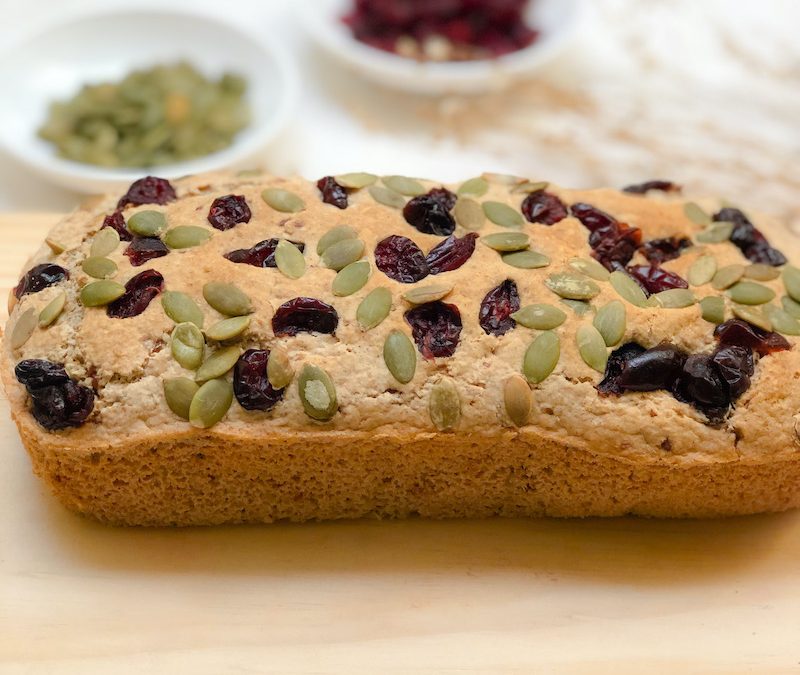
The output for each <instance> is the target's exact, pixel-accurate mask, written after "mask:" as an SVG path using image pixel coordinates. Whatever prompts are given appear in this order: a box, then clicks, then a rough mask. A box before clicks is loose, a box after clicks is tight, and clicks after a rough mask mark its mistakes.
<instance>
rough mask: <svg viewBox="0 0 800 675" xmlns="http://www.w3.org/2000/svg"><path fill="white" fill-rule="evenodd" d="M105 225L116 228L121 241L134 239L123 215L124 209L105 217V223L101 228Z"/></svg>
mask: <svg viewBox="0 0 800 675" xmlns="http://www.w3.org/2000/svg"><path fill="white" fill-rule="evenodd" d="M104 227H110V228H111V229H113V230H116V231H117V234H118V235H119V239H120V241H130V240H131V239H133V235H132V234H131V233H130V231H129V230H128V228H127V227H126V226H125V218H124V217H123V216H122V211H114V213H112V214H111V215H110V216H106V217H105V218H103V224H102V226H101V227H100V229H101V230H102V229H103V228H104Z"/></svg>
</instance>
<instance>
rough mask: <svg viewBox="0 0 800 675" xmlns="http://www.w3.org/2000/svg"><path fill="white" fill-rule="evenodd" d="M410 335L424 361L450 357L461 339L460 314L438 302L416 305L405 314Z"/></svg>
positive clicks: (452, 306)
mask: <svg viewBox="0 0 800 675" xmlns="http://www.w3.org/2000/svg"><path fill="white" fill-rule="evenodd" d="M405 319H406V321H407V322H408V324H409V325H410V326H411V335H412V337H413V338H414V342H416V344H417V349H419V352H420V354H422V356H424V357H425V358H426V359H433V358H436V357H445V356H452V355H453V354H455V351H456V347H457V346H458V340H459V338H460V337H461V312H459V311H458V307H456V306H455V305H448V304H445V303H443V302H441V301H440V300H436V301H435V302H428V303H425V304H424V305H418V306H417V307H414V308H413V309H410V310H408V311H407V312H406V313H405Z"/></svg>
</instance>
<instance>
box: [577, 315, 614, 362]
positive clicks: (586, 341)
mask: <svg viewBox="0 0 800 675" xmlns="http://www.w3.org/2000/svg"><path fill="white" fill-rule="evenodd" d="M575 340H576V342H577V343H578V352H579V353H580V355H581V358H582V359H583V360H584V362H585V363H586V365H587V366H589V367H590V368H594V370H596V371H597V372H598V373H604V372H605V370H606V363H607V361H608V351H607V350H606V343H605V340H604V339H603V336H602V335H600V331H598V330H597V328H595V327H594V326H593V325H592V324H590V323H585V324H583V325H582V326H580V327H579V328H578V331H577V332H576V333H575Z"/></svg>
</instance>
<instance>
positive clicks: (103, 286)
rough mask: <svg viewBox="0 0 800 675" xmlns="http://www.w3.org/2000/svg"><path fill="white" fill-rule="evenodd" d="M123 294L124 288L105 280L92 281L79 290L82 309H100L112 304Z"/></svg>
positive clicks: (114, 282)
mask: <svg viewBox="0 0 800 675" xmlns="http://www.w3.org/2000/svg"><path fill="white" fill-rule="evenodd" d="M123 293H125V286H123V285H122V284H118V283H117V282H116V281H108V280H107V279H103V280H101V281H93V282H91V283H89V284H86V286H84V287H83V288H82V289H81V293H80V298H81V304H82V305H83V306H84V307H102V306H104V305H107V304H108V303H110V302H114V300H116V299H117V298H118V297H120V296H121V295H122V294H123Z"/></svg>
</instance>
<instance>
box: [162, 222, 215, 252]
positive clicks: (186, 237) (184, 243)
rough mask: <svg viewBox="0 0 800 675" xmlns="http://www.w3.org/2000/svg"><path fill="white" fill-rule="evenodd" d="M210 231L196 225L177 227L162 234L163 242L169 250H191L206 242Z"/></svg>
mask: <svg viewBox="0 0 800 675" xmlns="http://www.w3.org/2000/svg"><path fill="white" fill-rule="evenodd" d="M210 237H211V230H209V229H208V228H205V227H198V226H197V225H179V226H178V227H173V228H170V229H169V230H167V231H166V232H165V233H164V237H163V241H164V243H165V244H166V245H167V246H169V247H170V248H174V249H181V248H193V247H194V246H200V244H202V243H204V242H206V241H208V239H209V238H210Z"/></svg>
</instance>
